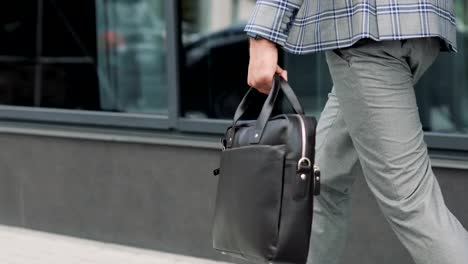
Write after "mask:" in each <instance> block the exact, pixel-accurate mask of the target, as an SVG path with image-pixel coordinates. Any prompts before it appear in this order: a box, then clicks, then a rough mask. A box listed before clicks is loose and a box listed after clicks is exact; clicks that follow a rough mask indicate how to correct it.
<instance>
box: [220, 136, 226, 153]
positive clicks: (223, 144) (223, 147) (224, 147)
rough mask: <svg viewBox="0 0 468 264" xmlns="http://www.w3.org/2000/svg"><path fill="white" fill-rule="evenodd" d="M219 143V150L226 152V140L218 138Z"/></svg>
mask: <svg viewBox="0 0 468 264" xmlns="http://www.w3.org/2000/svg"><path fill="white" fill-rule="evenodd" d="M219 141H221V145H222V148H221V150H223V151H224V150H226V139H225V138H220V140H219Z"/></svg>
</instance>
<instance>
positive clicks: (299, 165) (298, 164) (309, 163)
mask: <svg viewBox="0 0 468 264" xmlns="http://www.w3.org/2000/svg"><path fill="white" fill-rule="evenodd" d="M304 163H305V165H306V166H307V167H311V166H312V162H311V161H310V159H309V158H306V157H302V158H301V159H300V160H299V161H298V162H297V170H300V169H301V165H303V164H304Z"/></svg>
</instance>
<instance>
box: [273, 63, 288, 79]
mask: <svg viewBox="0 0 468 264" xmlns="http://www.w3.org/2000/svg"><path fill="white" fill-rule="evenodd" d="M275 73H276V74H278V75H279V76H281V77H282V78H283V79H285V80H286V81H287V80H288V71H286V70H283V69H282V68H281V67H280V66H276V72H275Z"/></svg>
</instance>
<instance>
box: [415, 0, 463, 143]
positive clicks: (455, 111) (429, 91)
mask: <svg viewBox="0 0 468 264" xmlns="http://www.w3.org/2000/svg"><path fill="white" fill-rule="evenodd" d="M455 12H456V15H457V39H458V49H459V52H458V53H457V54H448V53H442V54H441V56H439V58H438V59H437V61H436V62H435V63H434V65H433V66H432V67H431V68H430V69H429V71H428V72H427V73H426V74H425V75H424V76H423V78H422V79H421V81H420V82H419V83H418V85H417V86H416V94H417V98H418V104H419V109H420V116H421V120H422V123H423V128H424V129H425V130H426V131H433V132H442V133H444V132H445V133H463V134H467V133H468V1H467V0H455Z"/></svg>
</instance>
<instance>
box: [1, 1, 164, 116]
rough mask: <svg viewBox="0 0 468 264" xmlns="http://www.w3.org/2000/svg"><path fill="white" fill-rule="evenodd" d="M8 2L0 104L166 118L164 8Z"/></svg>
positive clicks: (127, 4)
mask: <svg viewBox="0 0 468 264" xmlns="http://www.w3.org/2000/svg"><path fill="white" fill-rule="evenodd" d="M7 2H8V4H0V38H1V39H2V41H1V42H0V94H1V95H3V96H2V98H1V99H0V104H5V105H19V106H36V107H50V108H64V109H76V110H95V111H115V112H138V113H152V114H154V113H156V114H167V108H168V106H167V102H168V95H167V85H166V83H167V82H166V71H165V64H166V58H165V49H166V47H165V46H164V43H165V21H164V10H163V9H164V1H163V0H158V1H154V0H106V1H104V0H82V1H58V0H36V1H31V0H17V1H13V2H11V1H7ZM83 18H85V19H83Z"/></svg>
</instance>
